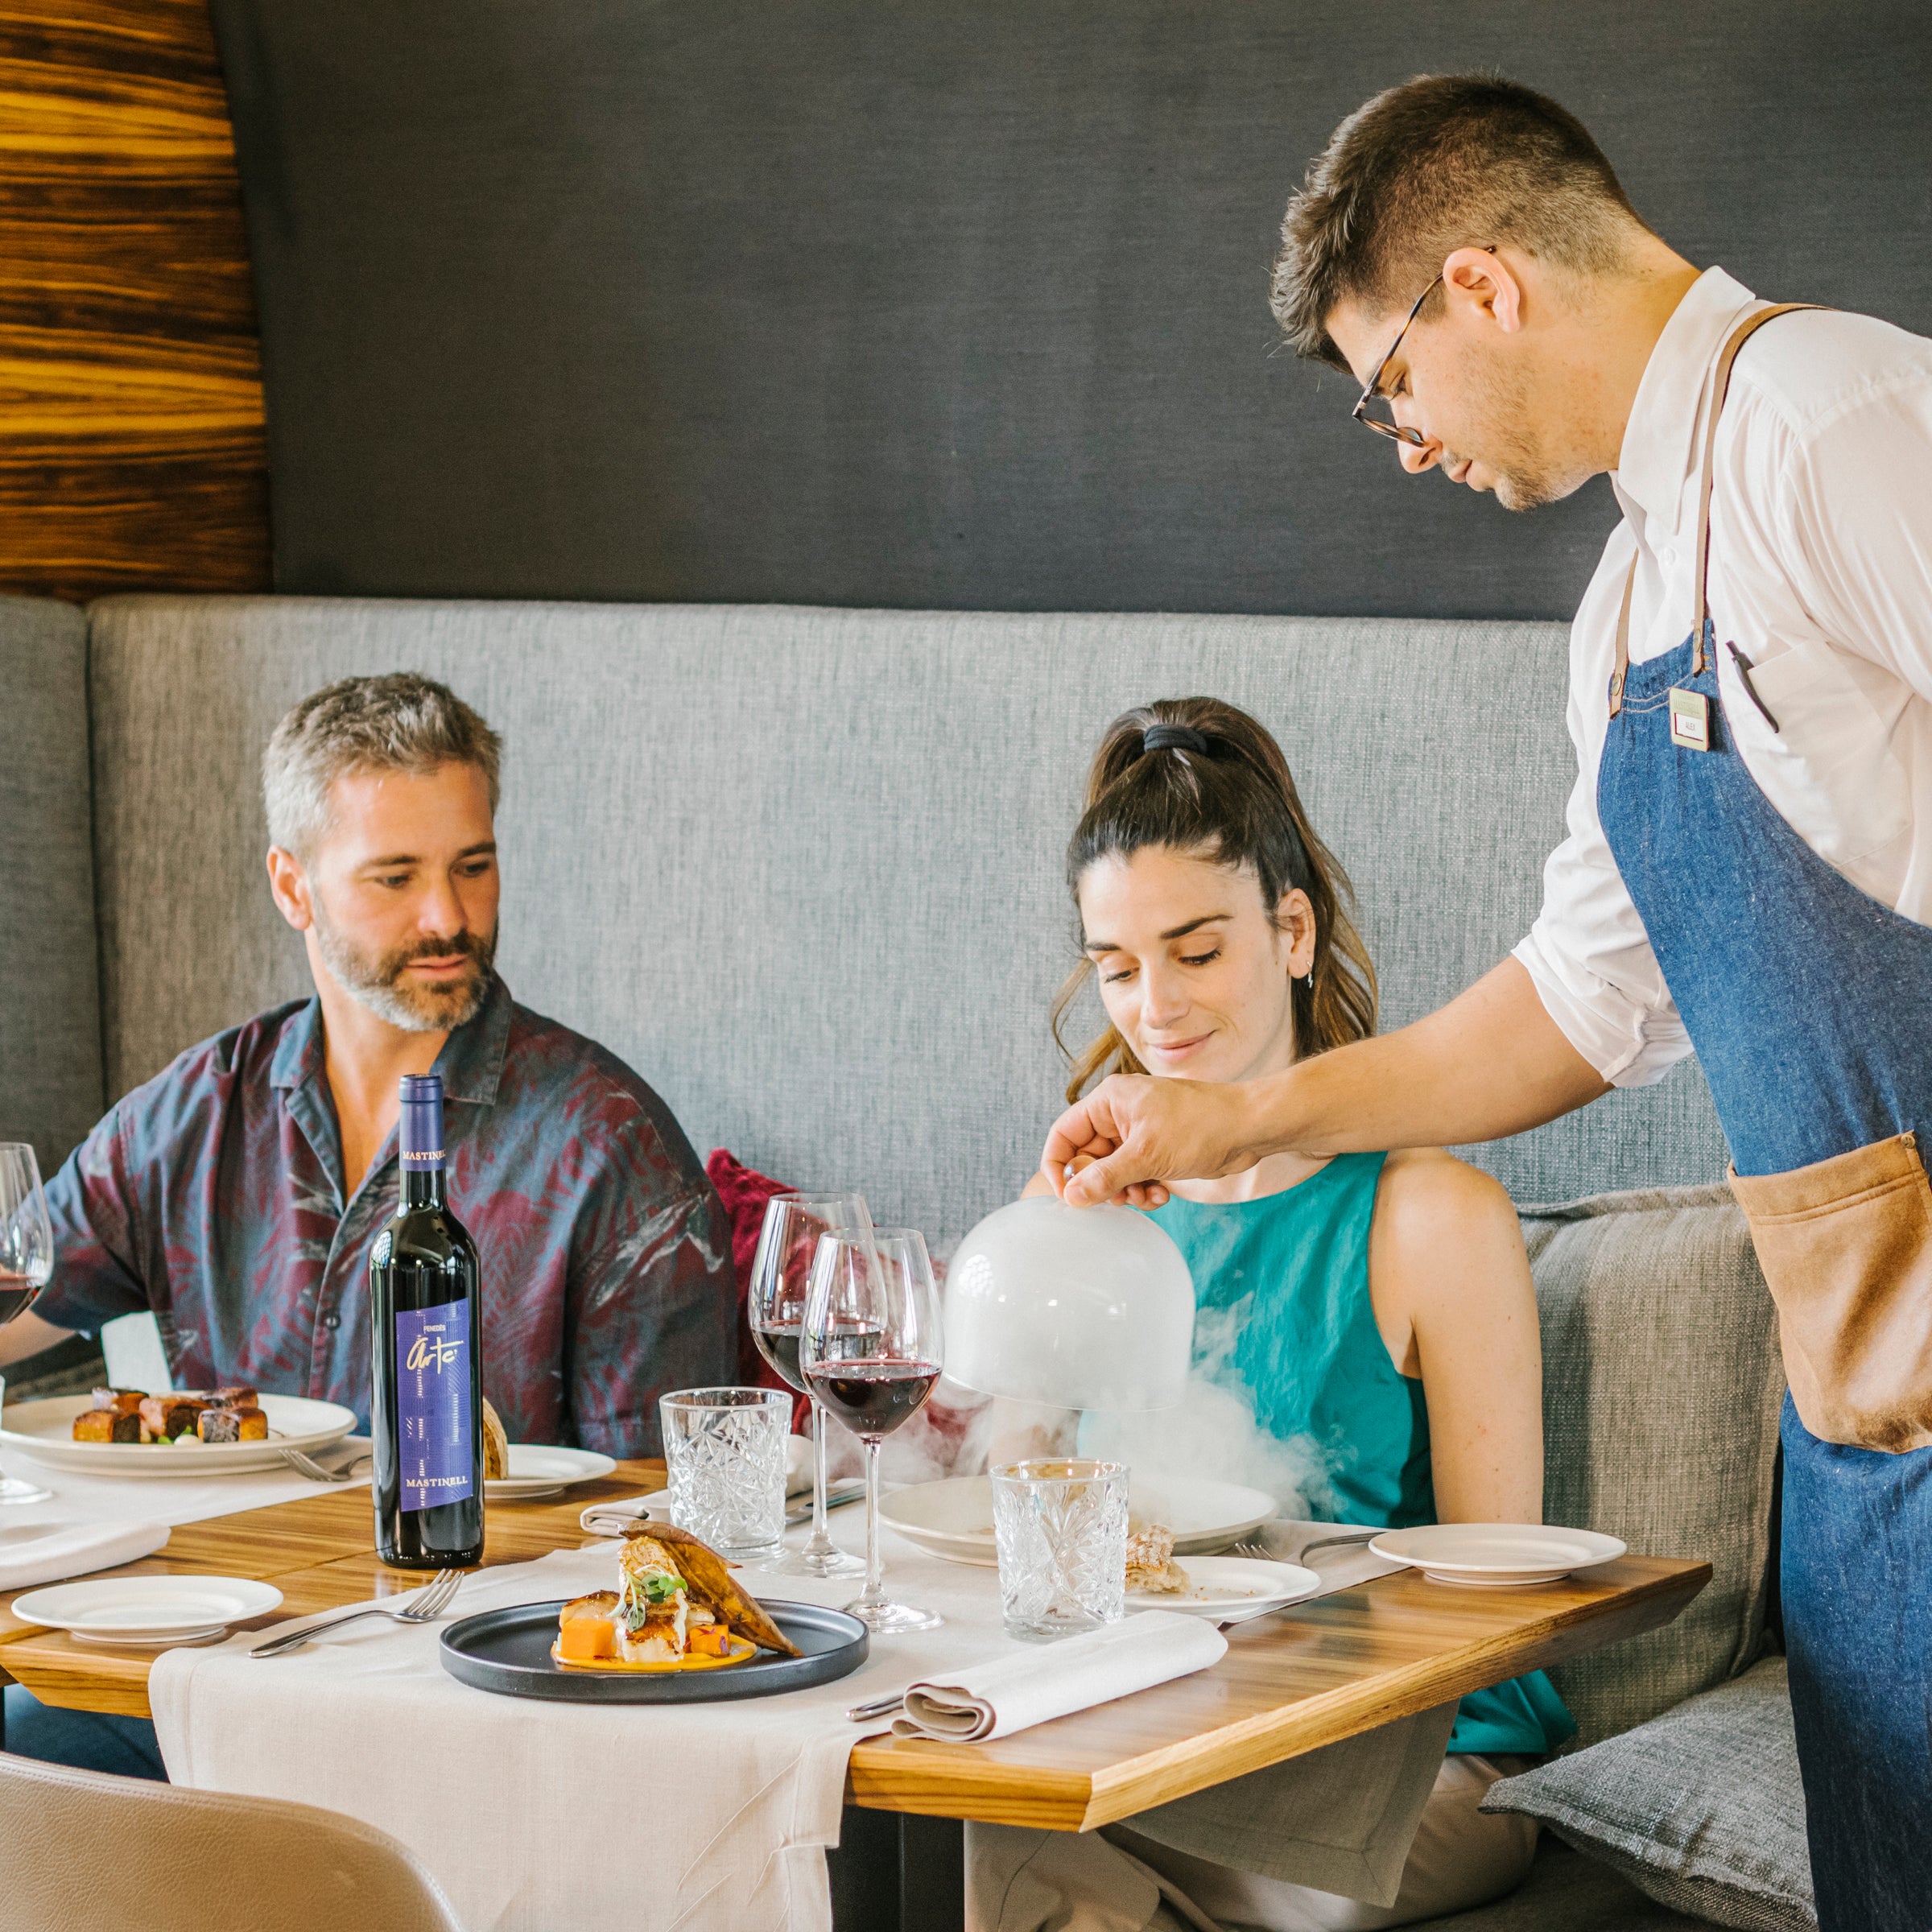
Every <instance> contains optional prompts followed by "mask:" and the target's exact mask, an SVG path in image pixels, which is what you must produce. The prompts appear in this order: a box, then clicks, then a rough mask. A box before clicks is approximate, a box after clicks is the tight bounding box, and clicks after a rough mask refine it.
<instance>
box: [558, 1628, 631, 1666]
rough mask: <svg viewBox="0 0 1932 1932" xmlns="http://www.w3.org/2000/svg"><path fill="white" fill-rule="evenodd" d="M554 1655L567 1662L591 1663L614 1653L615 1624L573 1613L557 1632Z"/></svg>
mask: <svg viewBox="0 0 1932 1932" xmlns="http://www.w3.org/2000/svg"><path fill="white" fill-rule="evenodd" d="M557 1654H558V1655H559V1657H562V1658H563V1659H564V1661H565V1662H567V1663H572V1664H594V1663H597V1662H600V1661H601V1659H603V1658H605V1657H615V1656H616V1655H617V1625H616V1624H613V1623H611V1622H609V1620H606V1619H605V1618H604V1617H601V1616H573V1617H570V1618H568V1619H567V1620H565V1621H564V1623H563V1624H561V1625H560V1626H559V1629H558V1631H557Z"/></svg>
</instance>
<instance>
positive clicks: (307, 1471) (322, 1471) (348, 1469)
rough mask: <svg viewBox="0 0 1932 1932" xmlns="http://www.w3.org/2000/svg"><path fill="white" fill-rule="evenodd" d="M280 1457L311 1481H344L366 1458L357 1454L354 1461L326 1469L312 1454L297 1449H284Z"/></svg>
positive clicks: (353, 1473) (349, 1478)
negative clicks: (305, 1453) (304, 1453)
mask: <svg viewBox="0 0 1932 1932" xmlns="http://www.w3.org/2000/svg"><path fill="white" fill-rule="evenodd" d="M282 1459H283V1462H285V1463H287V1464H288V1466H289V1468H291V1469H293V1470H295V1471H296V1472H298V1473H299V1474H300V1475H303V1476H307V1477H308V1480H310V1481H311V1482H312V1483H346V1482H348V1481H349V1480H351V1479H352V1478H353V1476H354V1475H355V1472H356V1471H357V1468H359V1467H360V1466H361V1463H364V1462H365V1461H366V1460H367V1458H366V1457H365V1456H360V1455H358V1456H357V1457H356V1459H354V1461H353V1462H349V1463H344V1464H343V1466H342V1467H341V1468H340V1469H326V1468H324V1467H323V1466H322V1464H321V1463H319V1462H317V1461H316V1459H315V1458H314V1457H313V1456H312V1455H303V1453H302V1451H300V1450H299V1449H284V1450H283V1451H282Z"/></svg>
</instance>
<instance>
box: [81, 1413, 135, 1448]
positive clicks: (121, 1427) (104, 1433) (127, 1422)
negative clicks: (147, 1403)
mask: <svg viewBox="0 0 1932 1932" xmlns="http://www.w3.org/2000/svg"><path fill="white" fill-rule="evenodd" d="M140 1439H141V1418H140V1417H139V1416H138V1415H122V1414H116V1413H115V1411H114V1410H112V1409H83V1410H81V1413H80V1414H78V1415H77V1416H76V1417H75V1418H74V1440H75V1441H76V1442H77V1443H138V1442H139V1441H140Z"/></svg>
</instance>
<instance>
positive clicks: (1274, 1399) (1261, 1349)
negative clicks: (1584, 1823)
mask: <svg viewBox="0 0 1932 1932" xmlns="http://www.w3.org/2000/svg"><path fill="white" fill-rule="evenodd" d="M1385 1158H1386V1156H1385V1155H1383V1154H1338V1155H1337V1156H1336V1157H1335V1158H1334V1159H1333V1160H1331V1161H1330V1162H1329V1163H1328V1165H1327V1166H1325V1167H1323V1168H1321V1169H1320V1170H1319V1171H1317V1172H1316V1173H1314V1174H1311V1175H1310V1176H1309V1177H1308V1179H1307V1180H1305V1181H1303V1182H1302V1183H1299V1185H1298V1186H1296V1187H1290V1188H1288V1189H1286V1190H1285V1191H1283V1192H1282V1193H1280V1194H1271V1195H1265V1196H1264V1197H1263V1198H1262V1199H1260V1200H1257V1201H1228V1202H1213V1203H1205V1202H1199V1201H1184V1200H1182V1199H1179V1197H1178V1196H1176V1197H1174V1199H1170V1201H1169V1202H1168V1203H1167V1204H1166V1207H1164V1208H1157V1209H1155V1210H1154V1220H1156V1221H1157V1222H1158V1223H1159V1224H1160V1225H1161V1227H1162V1228H1164V1229H1165V1230H1166V1232H1167V1233H1168V1234H1170V1236H1173V1238H1174V1243H1175V1245H1177V1246H1178V1247H1179V1249H1180V1251H1181V1253H1183V1254H1184V1255H1185V1256H1186V1257H1187V1265H1188V1267H1189V1268H1190V1269H1191V1270H1192V1271H1193V1274H1194V1293H1195V1309H1196V1315H1195V1359H1196V1361H1197V1364H1199V1363H1203V1357H1204V1356H1205V1357H1208V1358H1210V1360H1209V1361H1208V1367H1209V1373H1212V1374H1214V1375H1215V1376H1216V1377H1218V1378H1219V1379H1220V1380H1223V1381H1234V1382H1238V1383H1239V1384H1240V1385H1241V1388H1242V1389H1243V1391H1244V1392H1245V1393H1246V1394H1247V1395H1248V1396H1249V1397H1250V1398H1251V1399H1252V1401H1253V1404H1254V1414H1255V1420H1256V1421H1257V1422H1258V1423H1259V1424H1260V1425H1261V1427H1262V1428H1264V1429H1265V1430H1267V1431H1268V1432H1269V1435H1273V1436H1274V1437H1276V1438H1277V1439H1279V1440H1281V1441H1283V1442H1299V1443H1302V1444H1303V1445H1305V1446H1306V1447H1307V1449H1308V1450H1309V1451H1312V1452H1313V1454H1314V1455H1315V1456H1316V1457H1318V1458H1319V1463H1320V1466H1321V1467H1323V1468H1324V1469H1325V1470H1326V1472H1327V1489H1326V1492H1318V1493H1315V1494H1313V1495H1311V1496H1309V1497H1308V1499H1307V1501H1308V1508H1309V1512H1310V1514H1311V1516H1312V1517H1318V1518H1319V1519H1320V1520H1322V1521H1331V1522H1353V1523H1374V1524H1378V1525H1386V1526H1387V1527H1389V1528H1390V1529H1398V1530H1406V1529H1409V1528H1411V1527H1413V1526H1414V1525H1416V1524H1418V1523H1433V1522H1434V1521H1435V1489H1434V1485H1433V1484H1432V1483H1431V1480H1430V1471H1429V1411H1428V1408H1427V1406H1426V1403H1425V1402H1424V1401H1423V1397H1422V1383H1421V1382H1420V1381H1417V1380H1415V1379H1414V1378H1413V1377H1409V1376H1406V1375H1403V1374H1402V1373H1400V1372H1399V1371H1398V1370H1397V1369H1396V1367H1395V1364H1393V1362H1391V1361H1390V1360H1389V1351H1388V1349H1387V1348H1386V1347H1385V1345H1384V1344H1383V1341H1382V1337H1381V1331H1380V1330H1379V1329H1378V1328H1377V1327H1376V1324H1375V1310H1374V1307H1373V1303H1372V1302H1371V1301H1370V1299H1369V1223H1370V1221H1371V1220H1373V1217H1374V1214H1375V1192H1376V1187H1377V1184H1378V1183H1379V1182H1380V1181H1381V1173H1382V1162H1383V1161H1384V1160H1385ZM1575 1729H1576V1724H1575V1719H1573V1718H1572V1717H1571V1715H1570V1713H1569V1711H1568V1710H1567V1708H1566V1707H1565V1706H1564V1703H1563V1699H1561V1698H1560V1697H1559V1696H1558V1695H1557V1693H1556V1687H1555V1686H1554V1685H1553V1684H1552V1683H1551V1682H1550V1680H1549V1678H1547V1677H1546V1676H1545V1675H1544V1674H1543V1673H1542V1671H1540V1670H1538V1671H1535V1672H1534V1673H1532V1674H1530V1675H1529V1676H1527V1677H1517V1678H1511V1679H1510V1680H1509V1682H1507V1683H1502V1684H1497V1685H1495V1686H1492V1688H1491V1689H1489V1690H1487V1691H1475V1692H1472V1694H1471V1695H1469V1696H1468V1697H1465V1698H1464V1699H1463V1700H1462V1703H1461V1705H1460V1706H1459V1709H1458V1711H1457V1715H1456V1719H1455V1729H1454V1730H1453V1731H1452V1732H1451V1733H1450V1736H1449V1749H1450V1751H1451V1753H1468V1752H1477V1753H1480V1754H1481V1755H1482V1756H1484V1757H1488V1756H1491V1755H1492V1754H1495V1753H1496V1752H1508V1753H1520V1754H1523V1755H1541V1754H1542V1753H1543V1752H1548V1751H1553V1750H1554V1749H1555V1748H1556V1747H1557V1745H1558V1744H1561V1743H1562V1742H1563V1740H1564V1739H1565V1738H1567V1737H1568V1736H1571V1733H1572V1732H1575Z"/></svg>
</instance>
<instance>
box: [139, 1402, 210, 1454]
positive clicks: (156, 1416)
mask: <svg viewBox="0 0 1932 1932" xmlns="http://www.w3.org/2000/svg"><path fill="white" fill-rule="evenodd" d="M207 1407H208V1403H207V1402H205V1401H204V1399H203V1398H202V1397H200V1396H198V1395H150V1396H146V1397H142V1403H141V1430H142V1441H144V1442H159V1441H162V1440H163V1439H165V1440H167V1441H168V1442H172V1441H173V1440H174V1439H175V1437H176V1436H178V1435H193V1434H194V1433H195V1419H196V1417H197V1416H199V1415H200V1413H201V1411H202V1410H204V1409H205V1408H207Z"/></svg>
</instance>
